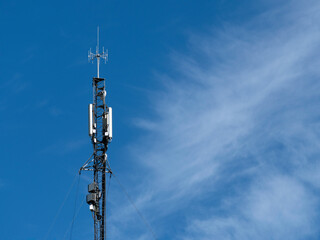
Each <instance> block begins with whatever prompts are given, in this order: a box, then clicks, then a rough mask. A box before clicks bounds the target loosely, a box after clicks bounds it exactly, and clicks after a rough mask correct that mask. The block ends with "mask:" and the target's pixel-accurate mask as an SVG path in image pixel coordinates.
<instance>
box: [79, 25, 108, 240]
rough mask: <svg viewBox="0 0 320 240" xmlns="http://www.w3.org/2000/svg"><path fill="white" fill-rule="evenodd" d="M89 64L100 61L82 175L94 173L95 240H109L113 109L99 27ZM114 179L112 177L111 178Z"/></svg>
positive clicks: (91, 203) (90, 201)
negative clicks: (90, 147) (104, 75)
mask: <svg viewBox="0 0 320 240" xmlns="http://www.w3.org/2000/svg"><path fill="white" fill-rule="evenodd" d="M88 58H89V61H92V62H93V61H94V60H97V77H93V79H92V87H93V103H92V104H89V136H90V138H91V142H92V145H93V154H92V158H90V159H89V160H88V161H87V162H86V163H85V164H84V165H83V166H82V167H81V168H80V171H82V170H84V171H93V182H92V183H91V184H89V186H88V192H89V193H88V195H87V203H88V204H89V206H90V207H89V208H90V211H91V212H92V214H93V220H94V240H105V238H106V232H105V226H106V225H105V223H106V214H105V213H106V174H108V173H109V174H111V173H112V172H111V168H110V165H109V162H108V159H107V150H108V144H109V142H110V141H111V140H112V108H111V107H108V106H107V104H106V95H107V92H106V89H105V79H104V78H100V59H103V60H104V61H105V63H106V61H107V59H108V53H107V52H105V51H104V48H103V51H102V53H100V50H99V27H98V29H97V46H96V52H95V53H92V52H91V49H90V50H89V52H88ZM110 176H111V175H110Z"/></svg>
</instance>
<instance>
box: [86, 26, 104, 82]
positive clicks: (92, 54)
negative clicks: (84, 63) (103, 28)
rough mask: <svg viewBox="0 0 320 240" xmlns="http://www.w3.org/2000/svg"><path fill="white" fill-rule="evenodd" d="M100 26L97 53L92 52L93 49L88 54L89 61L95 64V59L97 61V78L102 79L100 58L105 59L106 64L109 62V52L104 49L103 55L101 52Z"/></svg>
mask: <svg viewBox="0 0 320 240" xmlns="http://www.w3.org/2000/svg"><path fill="white" fill-rule="evenodd" d="M99 51H100V50H99V26H98V27H97V46H96V53H95V54H94V53H92V52H91V48H90V50H89V53H88V59H89V61H91V62H93V60H94V59H97V78H100V58H102V59H104V61H105V63H106V62H107V60H108V51H107V52H105V51H104V48H103V50H102V53H100V52H99Z"/></svg>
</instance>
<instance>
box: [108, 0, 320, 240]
mask: <svg viewBox="0 0 320 240" xmlns="http://www.w3.org/2000/svg"><path fill="white" fill-rule="evenodd" d="M308 3H309V4H306V5H303V6H302V5H301V3H299V2H297V1H291V2H290V3H287V4H286V5H283V6H282V7H281V8H280V9H278V10H276V11H268V12H266V13H264V14H262V15H260V16H256V17H254V18H253V19H252V20H251V21H250V22H247V23H246V24H243V25H241V26H230V25H229V26H225V28H224V29H223V30H219V29H214V30H213V31H212V33H210V34H204V35H203V34H202V35H201V34H191V35H190V45H189V52H188V53H187V54H180V53H176V52H173V53H172V55H171V57H172V68H173V69H177V70H176V72H175V73H173V74H171V75H169V76H168V75H164V74H163V75H161V74H159V76H158V78H159V79H160V81H161V82H163V84H164V88H163V89H162V91H161V92H157V93H156V94H153V95H152V96H150V98H151V103H152V106H153V109H154V110H155V113H156V115H157V116H158V117H156V118H154V119H151V120H146V119H143V120H140V121H138V124H137V126H139V127H142V128H145V129H147V130H149V131H150V132H149V133H147V135H146V136H144V137H143V138H142V139H141V140H140V141H139V142H138V143H139V144H137V145H135V146H134V149H135V150H134V151H133V152H134V153H135V156H136V158H135V159H134V160H135V161H137V162H139V164H140V165H139V166H143V170H141V169H137V175H140V176H145V177H140V178H139V179H140V181H144V183H143V184H141V186H138V187H136V188H137V189H138V191H139V192H140V193H141V195H139V196H135V197H136V200H137V204H138V206H139V207H140V208H141V209H142V211H144V212H145V213H146V214H147V215H148V218H149V219H151V221H152V222H153V225H154V226H157V227H156V231H157V232H158V234H159V235H160V237H162V238H163V239H165V238H166V236H168V235H166V234H168V232H170V231H171V233H170V236H171V239H283V238H285V239H305V238H308V239H317V238H318V237H319V231H318V230H317V226H318V224H319V219H320V218H319V214H316V212H315V209H318V208H319V203H320V202H319V197H318V195H317V194H316V193H317V191H319V183H318V181H317V180H318V179H319V178H318V177H317V176H318V175H319V171H318V170H319V169H320V168H319V166H320V162H319V156H320V151H319V144H320V132H319V129H320V128H319V126H320V125H319V117H320V112H319V110H318V106H319V103H320V98H319V96H320V94H319V92H320V91H319V90H320V81H319V77H320V68H319V66H320V57H319V56H318V55H319V54H318V53H319V52H320V51H319V50H320V31H319V25H318V24H317V23H318V22H319V20H320V19H319V18H320V17H319V16H317V14H316V13H317V12H318V10H319V9H320V4H319V3H318V2H316V1H310V2H308ZM261 26H265V28H262V27H261ZM141 179H142V180H141ZM124 209H126V208H124ZM124 212H126V211H124ZM130 214H132V212H131V211H129V212H126V214H121V216H122V217H121V221H123V219H130V218H128V215H130ZM124 215H125V216H124ZM118 217H119V215H118ZM113 218H114V219H117V217H115V216H113ZM129 221H130V220H129ZM164 221H166V222H167V223H166V224H164V223H163V222H164ZM170 222H171V223H172V224H170ZM168 225H170V226H168ZM173 229H180V231H174V230H173Z"/></svg>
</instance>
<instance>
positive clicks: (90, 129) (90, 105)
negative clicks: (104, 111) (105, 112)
mask: <svg viewBox="0 0 320 240" xmlns="http://www.w3.org/2000/svg"><path fill="white" fill-rule="evenodd" d="M88 120H89V122H88V124H89V136H90V137H92V135H93V104H89V107H88Z"/></svg>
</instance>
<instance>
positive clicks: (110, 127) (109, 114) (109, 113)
mask: <svg viewBox="0 0 320 240" xmlns="http://www.w3.org/2000/svg"><path fill="white" fill-rule="evenodd" d="M108 109H109V112H108V133H109V139H110V140H111V139H112V108H111V107H109V108H108Z"/></svg>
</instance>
